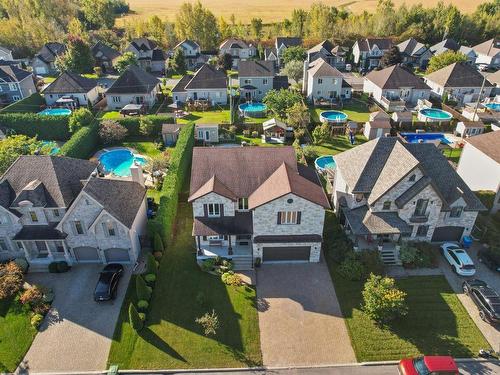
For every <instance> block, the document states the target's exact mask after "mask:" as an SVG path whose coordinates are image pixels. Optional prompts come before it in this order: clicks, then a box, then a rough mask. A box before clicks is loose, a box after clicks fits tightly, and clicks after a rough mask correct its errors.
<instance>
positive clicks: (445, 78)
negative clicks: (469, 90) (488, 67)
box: [424, 62, 493, 87]
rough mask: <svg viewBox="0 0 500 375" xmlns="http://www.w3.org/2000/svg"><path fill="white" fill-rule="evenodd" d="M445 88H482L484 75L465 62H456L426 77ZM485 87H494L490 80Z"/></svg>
mask: <svg viewBox="0 0 500 375" xmlns="http://www.w3.org/2000/svg"><path fill="white" fill-rule="evenodd" d="M424 78H425V79H426V80H429V81H431V82H434V83H437V84H438V85H440V86H443V87H481V85H482V83H483V78H484V77H483V75H482V74H481V73H479V72H478V71H477V70H476V68H474V67H472V66H470V65H469V64H466V63H464V62H456V63H453V64H450V65H448V66H445V67H444V68H441V69H439V70H436V71H435V72H432V73H430V74H427V75H425V76H424ZM485 86H493V85H492V84H491V83H490V82H489V81H488V80H486V81H485Z"/></svg>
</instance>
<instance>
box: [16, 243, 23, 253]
mask: <svg viewBox="0 0 500 375" xmlns="http://www.w3.org/2000/svg"><path fill="white" fill-rule="evenodd" d="M15 244H16V246H17V249H18V250H19V251H24V245H23V243H22V242H21V241H16V242H15Z"/></svg>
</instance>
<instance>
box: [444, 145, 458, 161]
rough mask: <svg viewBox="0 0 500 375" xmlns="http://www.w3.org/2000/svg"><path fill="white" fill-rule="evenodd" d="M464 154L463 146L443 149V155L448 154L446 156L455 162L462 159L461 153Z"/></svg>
mask: <svg viewBox="0 0 500 375" xmlns="http://www.w3.org/2000/svg"><path fill="white" fill-rule="evenodd" d="M461 154H462V149H461V148H445V149H444V150H443V155H444V156H446V158H447V159H448V160H450V161H452V162H454V163H457V164H458V161H459V160H460V155H461Z"/></svg>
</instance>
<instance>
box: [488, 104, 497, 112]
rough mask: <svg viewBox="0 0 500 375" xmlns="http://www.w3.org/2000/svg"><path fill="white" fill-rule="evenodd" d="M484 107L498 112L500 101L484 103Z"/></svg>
mask: <svg viewBox="0 0 500 375" xmlns="http://www.w3.org/2000/svg"><path fill="white" fill-rule="evenodd" d="M484 106H485V107H486V108H488V109H491V110H492V111H495V112H500V103H488V104H485V105H484Z"/></svg>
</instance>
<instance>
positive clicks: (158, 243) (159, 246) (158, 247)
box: [153, 233, 165, 252]
mask: <svg viewBox="0 0 500 375" xmlns="http://www.w3.org/2000/svg"><path fill="white" fill-rule="evenodd" d="M153 242H154V243H153V248H154V249H155V251H161V252H163V251H165V247H164V246H163V240H162V239H161V236H160V233H155V235H154V240H153Z"/></svg>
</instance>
